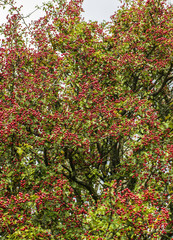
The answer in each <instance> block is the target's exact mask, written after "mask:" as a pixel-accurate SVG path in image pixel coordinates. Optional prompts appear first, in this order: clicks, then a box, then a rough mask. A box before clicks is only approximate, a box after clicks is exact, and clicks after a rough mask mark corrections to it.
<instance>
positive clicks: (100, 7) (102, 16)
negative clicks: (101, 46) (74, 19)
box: [0, 0, 120, 24]
mask: <svg viewBox="0 0 173 240" xmlns="http://www.w3.org/2000/svg"><path fill="white" fill-rule="evenodd" d="M15 1H16V3H17V5H18V6H20V5H23V10H22V13H23V14H24V15H25V16H27V15H28V14H29V13H31V12H32V11H33V10H34V9H35V6H36V5H39V6H41V5H42V3H43V2H47V1H46V0H15ZM118 6H120V2H119V0H84V3H83V8H84V11H85V13H84V14H83V16H84V17H85V19H86V20H89V19H90V20H97V21H102V20H109V17H110V16H111V15H113V14H114V12H115V11H116V10H117V8H118ZM6 15H7V11H6V10H3V9H2V7H1V8H0V24H2V22H4V21H5V18H6ZM40 16H42V13H41V11H40V10H38V11H37V12H35V13H34V14H32V16H31V19H37V18H39V17H40Z"/></svg>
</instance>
